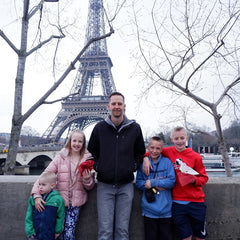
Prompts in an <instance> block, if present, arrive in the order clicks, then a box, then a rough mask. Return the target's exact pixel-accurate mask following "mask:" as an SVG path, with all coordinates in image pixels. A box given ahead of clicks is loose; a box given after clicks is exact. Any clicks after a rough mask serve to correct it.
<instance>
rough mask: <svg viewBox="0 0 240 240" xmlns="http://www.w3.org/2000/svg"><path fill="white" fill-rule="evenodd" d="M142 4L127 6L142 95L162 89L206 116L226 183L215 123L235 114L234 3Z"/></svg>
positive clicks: (237, 10) (237, 45)
mask: <svg viewBox="0 0 240 240" xmlns="http://www.w3.org/2000/svg"><path fill="white" fill-rule="evenodd" d="M139 4H140V5H141V6H140V7H139ZM142 4H143V3H142V2H139V1H134V4H133V9H134V21H135V26H136V34H137V38H138V46H139V49H140V53H141V54H140V56H139V61H138V64H139V66H140V68H141V71H142V72H143V73H144V74H145V78H144V89H145V91H143V93H142V94H143V95H147V94H148V93H149V92H151V91H152V90H153V89H154V91H158V92H160V91H161V90H162V91H163V90H164V89H165V90H166V89H167V90H168V91H169V90H170V91H171V92H172V94H173V95H175V96H177V97H176V98H175V99H177V100H179V99H181V98H188V99H191V100H192V102H193V103H194V104H195V107H196V106H198V107H200V108H201V109H202V110H203V111H207V112H208V113H209V114H211V116H212V117H213V119H214V122H215V127H216V132H217V138H218V142H219V147H220V151H221V154H222V157H223V160H224V163H225V170H226V175H227V176H228V177H231V176H232V172H231V165H230V162H229V157H228V152H227V149H226V144H225V140H224V137H223V131H222V126H221V121H222V119H223V117H224V118H228V119H233V118H235V119H236V118H238V117H239V112H240V111H239V110H240V109H239V100H240V99H239V97H240V95H239V85H240V84H239V83H240V74H239V73H240V71H239V70H240V59H239V53H240V52H239V50H240V35H239V27H240V26H239V25H240V24H239V23H240V21H239V17H240V2H239V1H237V0H230V1H228V0H221V1H220V0H214V1H205V0H198V1H188V0H176V1H175V0H174V1H171V0H170V1H164V0H158V1H157V0H151V1H148V5H147V6H146V7H143V6H142ZM148 9H149V11H148ZM147 18H149V19H147ZM149 22H151V24H150V23H149ZM146 23H147V24H146ZM171 102H174V101H173V100H171ZM174 104H177V101H175V102H174Z"/></svg>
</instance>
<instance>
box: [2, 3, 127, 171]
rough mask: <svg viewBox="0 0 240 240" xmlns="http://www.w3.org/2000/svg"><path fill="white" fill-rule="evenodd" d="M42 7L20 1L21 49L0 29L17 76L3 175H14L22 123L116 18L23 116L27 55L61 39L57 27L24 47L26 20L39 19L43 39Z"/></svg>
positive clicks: (62, 35) (61, 36)
mask: <svg viewBox="0 0 240 240" xmlns="http://www.w3.org/2000/svg"><path fill="white" fill-rule="evenodd" d="M120 2H122V4H120ZM124 2H125V1H124V0H123V1H118V5H117V6H116V9H114V10H115V14H117V13H118V12H119V9H120V8H121V7H122V5H123V3H124ZM43 6H44V0H40V1H39V4H37V5H36V6H34V7H32V8H31V9H30V0H24V1H23V15H22V24H21V26H22V30H21V44H20V49H18V48H17V47H16V46H15V45H14V43H13V42H12V41H11V40H10V38H9V37H7V36H6V35H5V33H4V32H3V31H2V30H0V36H1V37H2V38H3V39H4V40H5V41H6V42H7V44H8V45H9V46H10V47H11V48H12V50H13V51H14V52H15V53H16V54H17V56H18V67H17V76H16V80H15V95H14V96H15V97H14V113H13V118H12V128H11V138H10V142H9V151H8V155H7V159H6V162H5V166H4V169H3V171H4V174H5V175H9V174H10V175H12V174H14V168H15V164H16V155H17V151H18V142H19V138H20V132H21V128H22V125H23V123H24V121H26V119H28V118H29V117H30V116H31V115H32V113H34V112H35V111H36V110H37V109H38V108H39V107H40V106H41V105H43V104H46V103H49V102H47V98H48V97H49V96H50V95H51V94H52V93H53V92H54V91H55V90H56V89H57V88H58V87H59V85H60V84H61V83H62V82H63V81H64V79H65V78H66V77H67V76H68V74H69V73H70V72H71V71H72V70H74V69H75V64H76V63H77V62H78V59H79V58H80V57H81V55H82V54H83V53H84V52H85V50H86V49H87V48H88V46H89V45H90V44H91V43H93V42H94V41H98V40H101V39H104V38H107V37H109V36H111V35H112V34H113V33H114V30H113V28H112V25H111V22H112V19H114V18H115V17H116V15H114V16H113V18H112V19H109V18H108V24H109V29H110V30H109V32H108V33H106V34H105V35H103V36H100V37H97V38H92V39H90V40H89V41H88V42H87V43H86V44H85V46H84V47H83V48H82V50H81V51H79V53H78V54H76V57H75V58H74V59H73V61H72V62H71V63H70V64H69V66H68V67H67V68H66V70H65V71H64V72H63V74H62V75H61V77H60V78H59V79H58V80H57V81H55V83H54V84H53V85H52V87H51V88H50V89H48V90H47V92H46V93H45V94H44V95H43V96H42V97H40V99H39V100H38V101H36V103H35V104H33V105H32V106H31V107H30V108H29V109H28V110H27V111H26V112H25V113H22V100H23V86H24V74H25V68H26V59H27V57H28V56H30V55H31V54H32V53H35V52H36V51H39V50H40V48H42V47H43V46H46V45H47V44H48V43H50V42H51V41H52V40H54V39H56V40H57V41H58V40H60V39H62V38H63V37H64V33H63V28H61V27H60V25H59V26H55V27H56V28H57V29H58V34H57V35H51V36H49V37H48V38H47V39H46V40H40V41H39V42H38V43H37V44H35V45H34V44H33V47H32V48H31V49H28V48H27V47H28V45H29V43H28V30H29V21H30V19H31V18H32V17H33V16H35V15H37V16H38V17H39V24H38V30H37V31H38V32H37V35H40V36H42V29H41V27H40V23H41V21H42V13H43ZM37 13H38V14H37ZM40 39H41V38H40ZM60 100H61V99H58V100H56V101H60ZM56 101H52V102H56Z"/></svg>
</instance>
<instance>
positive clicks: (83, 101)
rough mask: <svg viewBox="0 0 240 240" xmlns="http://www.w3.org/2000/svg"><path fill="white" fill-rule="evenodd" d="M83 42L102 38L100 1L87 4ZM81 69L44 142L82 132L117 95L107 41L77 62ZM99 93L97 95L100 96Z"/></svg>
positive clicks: (94, 45) (104, 112) (103, 113)
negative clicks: (110, 96) (111, 98)
mask: <svg viewBox="0 0 240 240" xmlns="http://www.w3.org/2000/svg"><path fill="white" fill-rule="evenodd" d="M87 26H88V27H87V31H86V37H85V42H88V41H89V40H90V39H92V38H95V37H100V36H102V35H104V34H105V23H104V9H103V0H90V1H89V7H88V22H87ZM79 62H80V66H79V69H78V72H77V76H76V78H75V81H74V83H73V86H72V89H71V91H70V96H69V97H68V98H67V99H65V100H64V101H63V102H62V108H61V110H60V112H59V113H58V114H57V116H56V118H55V119H54V120H53V122H52V123H51V125H50V126H49V127H48V129H47V130H46V131H45V133H44V134H43V136H42V138H43V139H44V141H45V142H58V140H59V139H60V138H61V136H62V134H63V133H64V132H65V130H67V136H68V135H69V133H70V132H71V131H73V130H74V129H81V130H84V129H85V128H87V127H88V126H89V125H91V124H93V123H94V122H98V121H100V120H102V119H104V118H105V117H106V116H107V115H108V110H107V104H108V96H109V95H110V94H111V93H112V92H114V91H116V87H115V84H114V81H113V77H112V73H111V67H112V66H113V64H112V61H111V59H110V57H109V56H108V52H107V44H106V39H101V40H99V41H96V42H93V43H92V44H91V45H90V46H89V47H88V48H87V50H86V51H85V53H84V54H83V56H82V57H81V58H80V59H79ZM99 90H100V93H99Z"/></svg>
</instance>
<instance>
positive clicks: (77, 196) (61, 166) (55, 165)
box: [31, 148, 95, 207]
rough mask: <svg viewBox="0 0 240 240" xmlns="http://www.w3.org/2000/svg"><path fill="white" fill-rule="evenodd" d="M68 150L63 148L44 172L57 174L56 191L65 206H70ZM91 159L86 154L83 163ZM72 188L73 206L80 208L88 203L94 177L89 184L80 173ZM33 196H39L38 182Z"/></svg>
mask: <svg viewBox="0 0 240 240" xmlns="http://www.w3.org/2000/svg"><path fill="white" fill-rule="evenodd" d="M68 152H69V151H68V149H66V148H63V149H62V150H61V151H60V153H59V154H58V155H57V156H56V157H55V158H54V159H53V161H51V162H50V164H49V165H48V167H47V168H46V169H45V170H44V171H45V172H54V173H56V174H57V185H56V189H57V190H58V191H59V193H60V195H61V196H62V197H63V199H64V201H65V206H69V186H70V169H69V168H70V164H69V162H70V157H69V156H68ZM90 157H91V154H90V153H89V152H86V153H85V154H84V157H83V159H82V160H81V162H84V161H86V160H87V159H88V158H90ZM72 180H73V182H72V187H71V189H70V190H71V195H72V197H71V199H70V201H71V204H72V206H73V207H79V206H81V205H83V204H84V203H85V202H86V201H87V191H86V190H90V189H92V188H93V187H94V184H95V181H94V176H92V177H91V179H90V181H89V182H87V183H86V182H84V181H83V178H82V177H81V176H80V173H79V171H78V170H77V171H76V173H75V174H74V175H73V176H72ZM31 194H32V195H33V196H34V197H36V196H38V195H40V194H39V189H38V180H37V181H36V182H35V184H34V186H33V189H32V192H31Z"/></svg>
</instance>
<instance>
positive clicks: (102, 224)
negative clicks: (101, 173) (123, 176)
mask: <svg viewBox="0 0 240 240" xmlns="http://www.w3.org/2000/svg"><path fill="white" fill-rule="evenodd" d="M133 194H134V189H133V183H128V184H123V185H113V184H106V183H102V182H98V186H97V208H98V240H112V239H113V230H114V239H115V240H128V239H129V236H128V235H129V234H128V227H129V220H130V215H131V210H132V200H133ZM114 223H115V225H114Z"/></svg>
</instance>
